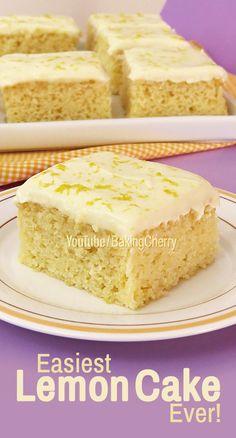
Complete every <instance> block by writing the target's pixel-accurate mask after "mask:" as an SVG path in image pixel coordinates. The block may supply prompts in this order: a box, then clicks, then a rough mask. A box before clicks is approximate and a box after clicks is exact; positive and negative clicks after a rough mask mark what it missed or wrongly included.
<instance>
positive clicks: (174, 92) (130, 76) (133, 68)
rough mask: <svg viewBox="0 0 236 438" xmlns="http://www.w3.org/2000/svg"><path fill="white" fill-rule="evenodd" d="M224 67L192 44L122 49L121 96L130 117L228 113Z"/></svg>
mask: <svg viewBox="0 0 236 438" xmlns="http://www.w3.org/2000/svg"><path fill="white" fill-rule="evenodd" d="M226 79H227V74H226V72H225V71H224V69H223V68H222V67H220V66H218V65H216V64H215V63H214V62H213V61H212V60H211V59H210V58H209V57H208V56H207V55H206V53H205V52H204V51H203V50H200V49H195V48H193V47H191V46H190V45H189V46H186V47H175V48H166V47H165V48H164V47H161V46H160V47H158V48H157V49H140V48H135V49H131V50H127V51H125V52H124V65H123V83H122V87H121V97H122V102H123V106H124V108H125V111H126V114H127V116H129V117H150V116H177V115H221V114H227V107H226V101H225V98H224V96H223V82H224V81H225V80H226Z"/></svg>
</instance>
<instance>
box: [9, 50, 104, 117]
mask: <svg viewBox="0 0 236 438" xmlns="http://www.w3.org/2000/svg"><path fill="white" fill-rule="evenodd" d="M0 93H1V100H2V106H3V112H4V114H5V120H6V121H7V122H35V121H48V120H78V119H100V118H101V119H102V118H109V117H111V93H110V80H109V77H108V75H107V73H106V72H105V71H104V69H103V67H102V65H101V63H100V60H99V58H98V56H97V54H96V53H95V52H89V51H88V52H86V51H83V52H76V51H75V52H62V53H59V52H58V53H50V54H33V55H27V54H15V55H5V56H2V57H1V58H0Z"/></svg>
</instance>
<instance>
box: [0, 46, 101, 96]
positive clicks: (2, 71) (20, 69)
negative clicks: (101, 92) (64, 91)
mask: <svg viewBox="0 0 236 438" xmlns="http://www.w3.org/2000/svg"><path fill="white" fill-rule="evenodd" d="M89 79H93V80H97V81H108V80H109V77H108V75H107V73H106V72H105V71H104V69H103V67H102V65H101V63H100V60H99V58H98V56H97V54H96V53H95V52H85V51H83V52H58V53H47V54H33V55H25V54H13V55H5V56H2V57H1V58H0V88H1V87H4V86H9V85H14V84H17V83H21V82H28V81H47V82H48V81H54V80H57V81H58V80H60V81H69V80H72V81H73V80H75V81H78V80H89Z"/></svg>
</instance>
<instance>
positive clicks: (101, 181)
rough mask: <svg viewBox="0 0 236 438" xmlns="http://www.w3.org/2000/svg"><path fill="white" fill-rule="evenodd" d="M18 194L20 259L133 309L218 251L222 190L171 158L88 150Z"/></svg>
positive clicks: (34, 179)
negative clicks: (176, 165) (218, 208)
mask: <svg viewBox="0 0 236 438" xmlns="http://www.w3.org/2000/svg"><path fill="white" fill-rule="evenodd" d="M16 203H17V206H18V223H19V231H20V253H19V257H20V261H21V262H22V263H24V264H25V265H27V266H29V267H31V268H33V269H34V270H36V271H41V272H44V273H47V274H48V275H50V276H52V277H55V278H57V279H60V280H62V281H64V282H65V283H66V284H67V285H69V286H75V287H77V288H82V289H85V290H86V291H88V292H90V293H92V294H94V295H95V296H97V297H100V298H102V299H104V300H105V301H106V302H107V303H116V304H119V305H122V306H126V307H128V308H130V309H137V308H139V307H142V306H144V305H145V304H147V303H148V302H149V301H151V300H156V299H158V298H160V297H161V296H163V295H164V294H166V293H167V291H168V290H169V289H171V288H172V287H173V286H175V285H176V284H178V282H179V281H180V280H181V279H187V278H189V277H191V276H192V275H193V274H195V273H196V271H197V270H198V269H200V268H205V267H206V266H207V265H209V264H210V263H212V262H213V260H214V258H215V256H216V254H217V249H218V230H217V216H216V206H217V204H218V195H217V193H216V191H215V190H214V189H213V187H212V186H211V185H210V184H209V183H208V182H207V181H206V180H204V179H203V178H201V177H200V176H198V175H194V174H192V173H190V172H187V171H184V170H180V169H177V168H174V167H169V166H166V165H162V164H156V163H152V162H145V161H141V160H138V159H134V158H129V157H127V156H125V155H119V154H114V153H111V152H98V153H92V154H90V155H87V156H84V157H82V158H75V159H72V160H69V161H66V162H64V163H61V164H58V165H55V166H53V167H51V168H49V169H48V170H46V171H44V172H42V173H40V174H38V175H35V176H33V177H32V178H30V179H29V180H28V181H26V182H25V183H24V184H23V185H22V186H21V187H20V188H19V189H18V191H17V195H16ZM189 293H191V291H189Z"/></svg>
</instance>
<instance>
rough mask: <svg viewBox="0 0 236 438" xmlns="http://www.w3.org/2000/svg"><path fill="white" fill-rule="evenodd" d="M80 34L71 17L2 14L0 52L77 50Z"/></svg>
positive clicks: (0, 21)
mask: <svg viewBox="0 0 236 438" xmlns="http://www.w3.org/2000/svg"><path fill="white" fill-rule="evenodd" d="M80 34H81V32H80V30H79V28H78V26H77V25H76V23H75V21H74V20H73V18H71V17H64V16H51V15H42V16H20V15H18V16H16V15H11V16H7V17H3V16H2V17H1V16H0V55H6V54H9V53H49V52H63V51H70V50H75V49H76V48H77V46H78V43H79V37H80Z"/></svg>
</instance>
